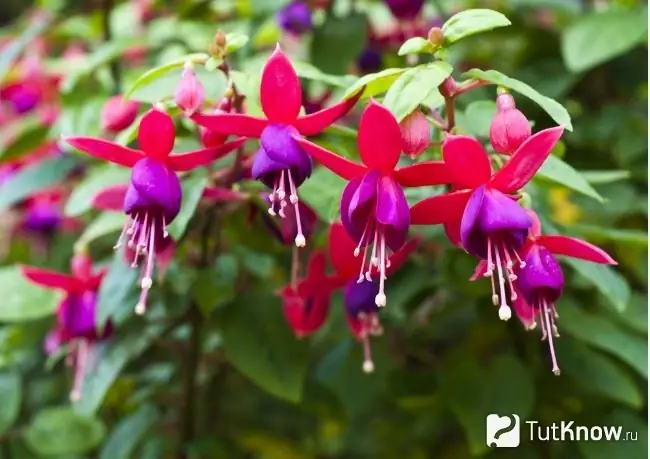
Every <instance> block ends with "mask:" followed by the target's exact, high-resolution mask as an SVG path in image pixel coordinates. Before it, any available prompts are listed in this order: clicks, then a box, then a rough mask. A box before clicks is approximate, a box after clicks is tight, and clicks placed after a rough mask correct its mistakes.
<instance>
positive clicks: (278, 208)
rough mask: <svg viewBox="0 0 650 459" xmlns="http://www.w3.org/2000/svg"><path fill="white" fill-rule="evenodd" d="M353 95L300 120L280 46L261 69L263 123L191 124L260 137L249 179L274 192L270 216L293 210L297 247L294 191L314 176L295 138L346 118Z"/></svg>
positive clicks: (226, 118)
mask: <svg viewBox="0 0 650 459" xmlns="http://www.w3.org/2000/svg"><path fill="white" fill-rule="evenodd" d="M360 96H361V91H359V93H357V94H356V95H355V96H354V97H351V98H349V99H346V100H343V101H341V102H339V103H338V104H336V105H333V106H331V107H328V108H326V109H324V110H320V111H317V112H315V113H312V114H310V115H306V116H299V114H300V109H301V106H302V91H301V88H300V80H299V79H298V75H297V74H296V71H295V70H294V68H293V66H292V65H291V62H290V61H289V59H288V58H287V56H285V55H284V53H282V50H281V49H280V47H279V45H278V46H277V47H276V49H275V51H274V52H273V54H271V56H270V57H269V59H268V61H267V62H266V64H265V66H264V69H263V70H262V82H261V86H260V100H261V104H262V110H263V111H264V114H265V115H266V117H267V119H263V118H257V117H254V116H250V115H244V114H237V113H217V114H209V115H208V114H202V113H195V114H194V115H192V117H191V118H192V120H194V121H195V122H196V123H197V124H199V125H201V126H203V127H205V128H208V129H210V130H211V131H213V132H216V133H221V134H236V135H241V136H245V137H253V138H259V139H260V148H259V150H258V151H257V153H256V155H255V162H254V164H253V170H252V175H253V178H255V179H257V180H260V181H261V182H262V183H264V184H265V185H266V186H268V187H269V188H270V189H271V190H272V191H271V194H270V195H269V202H270V208H269V214H271V215H279V216H280V217H282V218H284V217H285V215H286V213H285V208H286V207H287V206H288V205H292V206H293V207H294V214H295V219H296V225H297V227H298V234H297V235H296V239H295V243H296V246H298V247H303V246H304V245H305V244H306V239H305V236H304V234H303V231H302V228H301V226H300V209H299V207H298V202H299V198H298V191H297V190H298V187H299V186H300V185H301V184H302V183H303V182H304V181H305V180H306V179H307V178H308V177H309V176H311V172H312V163H311V159H310V158H309V156H308V155H307V154H306V153H305V152H304V151H303V150H302V148H300V146H299V145H298V144H297V143H296V141H295V139H296V138H301V136H302V135H304V136H311V135H316V134H319V133H321V132H322V131H324V130H325V129H326V128H327V127H328V126H330V125H331V124H332V123H334V122H335V121H336V120H338V119H339V118H341V117H342V116H344V115H345V114H346V113H347V112H348V111H350V109H351V108H352V107H353V106H354V104H355V103H356V102H357V100H358V99H359V97H360Z"/></svg>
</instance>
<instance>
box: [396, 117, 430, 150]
mask: <svg viewBox="0 0 650 459" xmlns="http://www.w3.org/2000/svg"><path fill="white" fill-rule="evenodd" d="M400 129H401V130H402V150H403V151H404V153H405V154H407V155H408V156H409V157H411V158H412V159H414V158H417V157H418V156H420V155H421V154H422V153H424V151H425V150H426V149H427V148H428V147H429V144H430V143H431V125H430V124H429V121H427V119H426V117H425V116H424V114H423V113H422V112H421V111H420V110H415V111H414V112H413V113H411V114H410V115H408V116H407V117H406V118H404V119H403V120H402V122H401V123H400Z"/></svg>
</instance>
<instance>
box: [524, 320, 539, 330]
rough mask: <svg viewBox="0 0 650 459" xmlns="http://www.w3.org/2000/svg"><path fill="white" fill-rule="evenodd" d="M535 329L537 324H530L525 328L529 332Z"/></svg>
mask: <svg viewBox="0 0 650 459" xmlns="http://www.w3.org/2000/svg"><path fill="white" fill-rule="evenodd" d="M536 328H537V322H533V323H532V324H530V325H529V326H527V327H526V330H528V331H531V330H535V329H536Z"/></svg>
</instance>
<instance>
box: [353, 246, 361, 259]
mask: <svg viewBox="0 0 650 459" xmlns="http://www.w3.org/2000/svg"><path fill="white" fill-rule="evenodd" d="M360 254H361V250H360V249H359V247H357V248H356V249H354V256H355V257H358V256H359V255H360Z"/></svg>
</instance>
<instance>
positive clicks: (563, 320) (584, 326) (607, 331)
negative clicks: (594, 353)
mask: <svg viewBox="0 0 650 459" xmlns="http://www.w3.org/2000/svg"><path fill="white" fill-rule="evenodd" d="M558 312H559V314H560V319H559V321H558V328H559V331H560V334H561V333H563V331H564V332H566V333H567V334H569V335H571V336H573V337H575V338H577V339H579V340H581V341H584V342H585V343H587V344H589V345H591V346H592V347H595V348H597V349H601V350H603V351H606V352H608V353H610V354H612V355H614V356H616V357H618V358H619V359H621V360H622V361H624V362H625V363H627V364H628V365H629V366H630V367H632V368H634V369H635V370H636V371H637V372H638V373H639V374H640V375H641V376H643V377H644V378H647V377H648V349H647V342H646V339H645V338H642V337H640V336H638V335H635V334H631V333H628V332H627V331H626V330H623V329H621V328H619V327H618V326H617V325H615V324H614V323H612V322H611V321H610V320H608V319H606V318H603V317H600V316H597V315H594V314H588V313H586V312H584V311H583V310H582V309H581V308H579V307H577V306H576V305H575V304H574V303H572V302H570V301H567V300H565V301H562V302H561V303H560V304H558Z"/></svg>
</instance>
